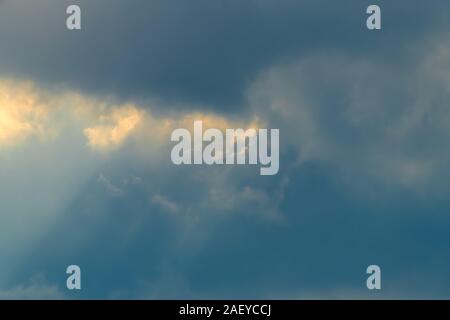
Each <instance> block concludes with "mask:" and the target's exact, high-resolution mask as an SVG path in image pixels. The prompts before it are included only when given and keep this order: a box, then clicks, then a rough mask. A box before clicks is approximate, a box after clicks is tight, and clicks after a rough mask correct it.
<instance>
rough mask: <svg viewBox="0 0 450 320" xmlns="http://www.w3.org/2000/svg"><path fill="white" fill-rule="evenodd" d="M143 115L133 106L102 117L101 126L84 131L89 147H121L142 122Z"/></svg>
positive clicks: (114, 110)
mask: <svg viewBox="0 0 450 320" xmlns="http://www.w3.org/2000/svg"><path fill="white" fill-rule="evenodd" d="M143 115H144V112H143V111H140V110H138V109H137V108H136V107H135V106H132V105H126V106H123V107H117V108H114V109H112V110H111V111H110V113H109V114H108V115H102V116H101V117H100V119H99V123H100V124H99V125H96V126H94V127H91V128H86V129H84V134H85V135H86V137H87V139H88V145H89V146H90V147H92V148H93V149H101V150H106V149H110V148H114V147H117V146H119V145H121V144H122V143H123V142H124V140H125V139H126V138H127V137H128V136H129V135H130V133H131V132H132V131H133V130H134V129H135V128H136V127H137V125H138V124H139V123H140V122H141V121H142V118H143Z"/></svg>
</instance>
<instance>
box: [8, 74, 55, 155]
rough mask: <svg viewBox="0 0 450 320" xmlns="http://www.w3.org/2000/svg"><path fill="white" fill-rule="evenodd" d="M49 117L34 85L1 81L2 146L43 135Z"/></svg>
mask: <svg viewBox="0 0 450 320" xmlns="http://www.w3.org/2000/svg"><path fill="white" fill-rule="evenodd" d="M47 116H48V112H47V108H46V107H45V106H44V105H43V104H42V103H41V102H40V99H39V96H38V94H37V93H36V91H35V88H34V87H33V85H32V84H30V83H19V82H15V81H11V80H2V81H0V146H10V145H14V144H16V143H17V142H20V141H22V140H24V139H25V138H27V137H29V136H31V135H35V134H42V133H43V131H44V128H45V122H46V120H47Z"/></svg>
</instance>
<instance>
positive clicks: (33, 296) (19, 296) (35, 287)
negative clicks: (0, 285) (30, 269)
mask: <svg viewBox="0 0 450 320" xmlns="http://www.w3.org/2000/svg"><path fill="white" fill-rule="evenodd" d="M66 298H67V297H66V295H65V294H64V293H63V292H62V291H61V290H60V289H59V287H58V286H57V285H55V284H49V283H48V282H47V281H46V280H45V277H44V276H43V275H41V274H37V275H35V276H33V277H32V278H31V279H30V280H29V281H28V282H27V283H25V284H19V285H16V286H14V287H12V288H10V289H7V290H1V289H0V299H1V300H62V299H66Z"/></svg>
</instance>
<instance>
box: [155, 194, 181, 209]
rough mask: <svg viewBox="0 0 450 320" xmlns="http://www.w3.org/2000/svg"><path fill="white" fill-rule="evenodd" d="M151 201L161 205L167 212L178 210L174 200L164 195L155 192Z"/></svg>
mask: <svg viewBox="0 0 450 320" xmlns="http://www.w3.org/2000/svg"><path fill="white" fill-rule="evenodd" d="M152 203H154V204H156V205H159V206H161V208H163V209H164V210H165V211H167V212H169V213H177V212H178V211H179V210H180V209H179V207H178V205H177V204H176V203H175V202H172V201H170V200H169V199H167V198H166V197H164V196H162V195H159V194H156V195H154V196H153V197H152Z"/></svg>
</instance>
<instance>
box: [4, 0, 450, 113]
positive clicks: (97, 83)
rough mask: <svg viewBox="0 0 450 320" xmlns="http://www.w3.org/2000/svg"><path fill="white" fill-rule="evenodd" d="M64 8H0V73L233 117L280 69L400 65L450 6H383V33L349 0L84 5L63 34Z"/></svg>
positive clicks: (47, 2) (15, 4)
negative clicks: (354, 62)
mask: <svg viewBox="0 0 450 320" xmlns="http://www.w3.org/2000/svg"><path fill="white" fill-rule="evenodd" d="M72 3H73V1H68V0H64V1H55V0H42V1H35V2H30V1H26V0H15V1H6V2H4V3H3V4H2V10H1V12H0V42H1V43H2V44H3V45H2V47H1V49H0V73H10V74H13V75H15V76H17V75H20V76H22V77H26V78H28V77H32V78H33V79H35V80H37V81H38V82H40V83H47V84H50V85H55V84H57V85H60V84H63V85H67V86H71V87H74V88H77V89H81V90H84V91H86V92H91V93H95V94H104V95H113V96H116V97H118V98H121V99H135V100H138V99H148V98H150V97H153V98H155V99H162V100H163V101H166V102H167V103H166V104H165V105H167V104H168V103H170V105H171V107H172V108H174V107H179V108H183V107H187V106H192V105H194V106H198V107H202V108H216V109H218V110H221V111H226V110H236V111H237V110H240V109H241V108H242V107H243V103H242V102H243V99H244V92H245V88H246V87H247V86H248V85H249V84H250V83H251V82H252V81H253V80H254V79H255V78H256V77H257V76H258V74H259V73H260V72H261V71H262V70H264V69H265V68H267V67H269V66H270V65H272V64H274V63H276V62H277V61H280V60H284V59H298V58H299V57H301V56H304V55H307V54H309V55H310V54H313V53H315V52H317V51H324V50H325V51H327V50H333V51H336V50H340V51H343V52H346V54H347V55H349V56H353V55H360V54H364V55H365V56H373V55H375V56H378V57H379V58H381V59H392V60H396V61H397V62H401V58H400V56H399V48H401V47H402V45H403V44H405V43H408V42H411V41H414V40H415V39H416V38H417V37H418V36H420V34H421V33H426V32H427V30H429V29H430V28H437V27H439V26H440V25H439V24H440V23H441V22H442V21H445V23H447V22H446V21H447V20H446V19H445V20H444V18H445V17H444V16H443V14H442V13H443V12H445V11H446V10H445V8H443V6H444V7H448V6H449V4H448V3H447V2H441V1H437V0H436V1H431V2H427V4H426V5H425V4H424V3H423V2H421V1H408V2H407V3H406V2H405V3H402V2H395V3H394V2H392V1H381V3H380V5H382V7H383V23H384V27H385V30H383V32H382V33H379V34H370V33H368V32H367V30H366V29H365V18H366V15H365V8H366V6H367V4H368V2H367V4H366V3H365V2H361V1H356V0H355V1H350V0H349V1H339V2H330V1H295V2H293V1H287V0H286V1H276V2H274V1H266V0H263V1H255V0H244V1H242V0H240V1H235V0H232V1H207V0H196V1H190V2H185V1H176V0H169V1H167V0H164V1H162V0H152V1H144V0H142V1H141V0H132V1H127V2H124V1H119V0H110V1H84V0H82V1H77V3H79V4H80V5H81V7H82V13H83V16H82V17H83V30H82V31H81V32H68V31H67V30H66V29H65V18H66V15H65V8H66V7H67V5H69V4H72ZM437 4H439V5H437ZM431 19H432V20H431ZM411 20H413V21H414V30H413V29H411V26H409V25H408V24H407V21H411ZM430 21H433V23H429V22H430ZM180 102H182V103H180Z"/></svg>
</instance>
